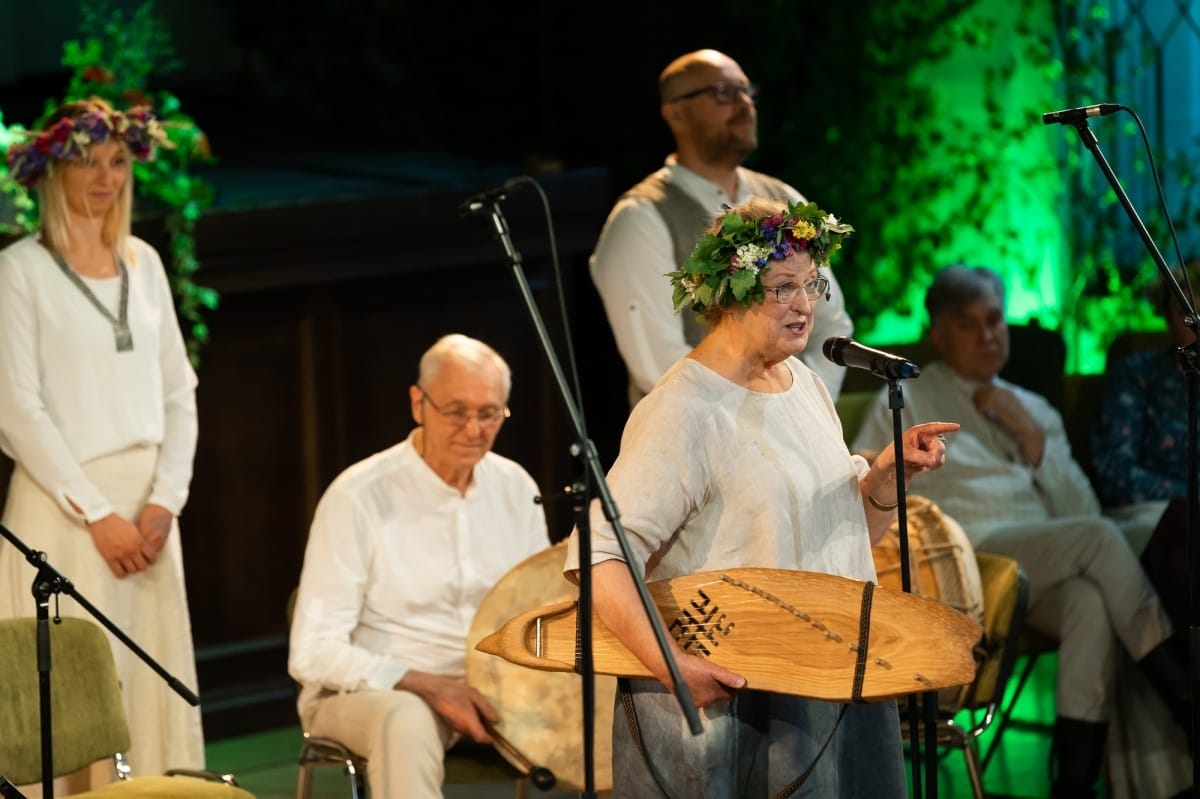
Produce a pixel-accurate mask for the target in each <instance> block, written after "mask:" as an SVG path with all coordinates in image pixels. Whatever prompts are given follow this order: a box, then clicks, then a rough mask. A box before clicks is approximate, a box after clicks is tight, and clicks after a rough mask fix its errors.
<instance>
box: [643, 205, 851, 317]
mask: <svg viewBox="0 0 1200 799" xmlns="http://www.w3.org/2000/svg"><path fill="white" fill-rule="evenodd" d="M853 232H854V228H853V227H851V226H850V225H847V224H844V223H842V222H839V221H838V219H837V217H835V216H834V215H833V214H830V213H826V212H825V211H822V210H821V209H820V208H818V207H817V204H816V203H800V202H793V203H789V204H788V206H787V208H785V209H784V210H783V211H782V212H781V213H778V214H772V215H771V216H768V217H765V218H762V219H743V218H742V217H740V216H738V215H737V214H736V213H733V212H730V213H727V214H725V216H724V218H723V219H722V220H721V226H720V229H719V230H718V231H717V232H716V233H708V234H706V235H705V236H704V238H703V239H701V240H700V243H699V244H697V245H696V249H694V250H692V254H691V256H690V257H688V259H687V261H685V262H684V264H683V267H682V268H680V269H679V270H678V271H675V272H669V273H667V277H668V278H670V280H671V286H672V287H674V292H673V293H672V299H673V301H674V303H675V310H676V311H677V312H678V311H679V310H680V309H681V308H683V307H684V306H691V308H692V310H694V311H705V310H707V309H710V308H716V307H721V308H727V307H729V306H730V305H731V304H732V303H733V302H734V301H735V300H736V301H737V302H740V303H742V305H745V306H746V307H747V308H749V307H750V305H751V303H754V302H762V301H763V300H764V299H765V292H764V290H763V285H762V277H761V274H762V273H763V272H765V271H766V270H767V269H768V268H769V267H768V262H770V261H773V260H774V261H782V260H784V259H786V258H790V257H791V256H792V255H794V254H795V253H796V252H798V251H807V252H808V253H809V254H810V255H811V256H812V259H813V263H814V264H816V266H817V267H818V268H820V267H822V266H828V265H829V256H830V255H832V254H833V253H835V252H837V251H838V250H839V249H841V246H842V239H844V238H846V237H847V236H849V235H850V234H851V233H853Z"/></svg>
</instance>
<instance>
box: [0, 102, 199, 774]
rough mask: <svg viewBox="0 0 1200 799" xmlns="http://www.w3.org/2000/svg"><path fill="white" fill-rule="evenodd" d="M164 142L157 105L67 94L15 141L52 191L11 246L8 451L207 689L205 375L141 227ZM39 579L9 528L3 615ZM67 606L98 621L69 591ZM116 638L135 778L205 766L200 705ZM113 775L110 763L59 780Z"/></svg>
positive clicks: (4, 271)
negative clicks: (202, 607)
mask: <svg viewBox="0 0 1200 799" xmlns="http://www.w3.org/2000/svg"><path fill="white" fill-rule="evenodd" d="M165 144H169V143H168V142H167V139H166V137H165V135H164V134H163V131H162V128H161V127H160V125H159V123H158V122H157V120H156V119H155V118H154V116H153V113H152V112H151V111H150V110H149V109H148V108H145V107H138V108H133V109H130V110H128V111H126V112H118V111H114V110H113V108H111V107H110V106H109V105H108V104H107V103H105V102H104V101H102V100H97V99H92V100H87V101H80V102H73V103H68V104H66V105H64V106H62V107H61V108H59V109H58V110H57V111H55V112H54V113H53V114H52V115H51V116H50V118H49V119H48V121H47V123H46V126H45V129H44V130H43V131H40V132H37V135H36V138H31V139H30V140H29V141H26V142H23V143H20V144H17V145H14V146H12V147H10V149H9V151H8V153H7V159H8V164H9V169H10V174H11V175H12V177H13V178H15V179H16V180H18V181H20V182H22V183H23V184H25V185H26V186H29V187H32V188H34V189H36V191H37V201H38V209H39V213H40V217H41V226H40V230H39V231H38V232H37V233H35V234H33V235H29V236H26V237H24V238H22V239H20V240H18V241H16V242H14V243H13V244H11V245H10V246H8V247H6V248H5V249H4V250H0V448H2V449H3V451H4V452H5V453H6V454H7V455H9V456H10V457H11V458H12V459H13V461H14V462H15V469H14V472H13V476H12V481H11V483H10V486H9V491H8V498H7V502H6V504H5V507H4V516H3V520H4V524H5V526H6V527H7V528H8V529H9V530H10V531H11V532H12V533H13V534H14V535H15V536H17V537H18V538H19V539H21V540H22V541H23V542H24V543H25V544H26V545H27V546H28V547H29V548H30V549H33V550H38V551H42V552H45V553H46V555H47V558H48V560H49V563H50V564H51V565H52V566H53V567H54V568H55V569H57V570H58V571H59V572H60V573H61V574H62V575H63V576H64V577H66V578H68V579H70V580H71V581H72V582H73V583H74V585H75V587H76V589H77V590H78V591H79V593H80V594H81V595H82V596H83V597H84V598H85V599H87V600H88V601H90V602H91V603H92V604H93V605H95V606H96V608H97V609H99V610H100V611H101V612H102V613H104V614H105V615H106V616H107V617H108V618H109V619H110V620H111V621H112V622H113V623H114V624H115V625H116V626H117V627H118V628H120V629H121V631H123V632H124V633H126V634H127V635H128V636H129V637H130V638H131V639H133V641H135V642H136V643H137V644H138V645H139V646H141V647H142V648H143V649H144V650H145V651H146V652H147V653H148V654H149V655H150V656H151V657H152V658H154V659H155V660H156V661H157V662H158V663H159V664H161V665H162V666H163V667H164V668H165V669H166V670H167V671H168V672H170V673H171V674H172V675H173V676H174V677H176V678H178V679H179V680H180V681H181V682H182V683H183V684H184V685H186V686H188V687H189V688H191V689H192V690H193V691H194V690H196V665H195V656H194V652H193V645H192V636H191V625H190V621H189V617H188V609H187V596H186V593H185V589H184V576H183V560H182V555H181V550H180V542H179V528H178V524H177V518H178V516H179V514H180V512H181V511H182V510H183V506H184V503H185V502H186V501H187V497H188V487H189V483H190V481H191V477H192V460H193V457H194V455H195V451H196V437H197V421H196V394H195V391H196V374H195V372H194V371H193V370H192V367H191V364H190V363H189V361H188V357H187V351H186V348H185V346H184V342H183V336H182V334H181V332H180V329H179V323H178V321H177V318H176V315H175V306H174V302H173V300H172V295H171V290H170V287H169V285H168V283H167V276H166V272H165V270H164V269H163V264H162V261H161V259H160V258H159V255H158V253H157V252H155V250H154V249H153V248H152V247H150V245H148V244H147V243H146V242H145V241H142V240H141V239H139V238H136V237H135V236H133V235H131V233H130V217H131V206H132V196H133V175H132V169H131V167H132V163H133V161H134V160H135V159H140V160H147V159H149V158H152V157H153V154H154V149H155V147H157V146H162V145H165ZM35 575H36V570H35V569H34V568H33V566H31V565H30V564H29V563H28V562H27V561H26V559H25V558H24V556H23V555H22V554H21V553H20V552H19V551H18V550H17V549H16V548H15V547H13V546H11V545H10V544H9V543H8V542H6V541H4V540H3V539H0V614H2V615H4V616H6V617H12V616H32V615H34V614H35V611H36V606H35V604H34V599H33V596H32V594H31V590H30V589H31V586H32V584H33V581H34V577H35ZM51 602H52V603H54V602H55V599H54V598H52V599H51ZM57 602H58V605H57V606H58V608H60V609H61V613H62V615H64V616H80V617H84V618H90V614H89V613H88V611H87V610H85V609H83V608H82V607H80V606H79V605H78V604H77V603H76V602H75V600H73V599H72V598H71V597H69V596H67V595H65V594H64V595H61V596H60V597H58V599H57ZM52 607H53V604H52ZM51 635H53V630H52V631H51ZM110 643H111V645H112V649H113V655H114V657H115V659H116V663H117V674H118V677H119V678H120V681H121V684H122V686H123V688H124V697H123V698H124V703H125V709H126V714H127V716H128V718H129V724H130V733H131V737H132V745H131V747H130V750H129V753H128V754H129V758H128V762H129V764H130V766H131V767H132V769H133V770H134V773H135V774H145V775H149V774H158V773H161V772H162V771H163V770H164V769H166V768H170V767H178V768H201V767H203V765H204V742H203V735H202V732H201V724H200V713H199V709H198V708H195V707H192V706H191V705H189V704H188V703H187V702H186V701H185V700H184V699H183V698H182V697H180V696H179V695H178V694H176V693H175V691H174V690H172V689H171V688H170V687H169V686H168V685H167V683H166V682H165V681H164V680H163V679H162V678H161V677H159V676H158V675H157V674H156V673H155V672H154V671H153V670H151V669H150V668H149V667H148V666H146V665H145V664H144V663H143V662H142V661H141V660H140V659H139V658H138V657H137V656H136V655H134V653H133V652H132V651H130V650H129V649H128V648H127V647H126V646H125V645H124V644H123V643H121V642H120V641H118V640H116V639H115V638H111V637H110ZM29 668H30V669H34V668H36V664H34V663H30V664H29ZM113 777H114V773H113V769H112V765H111V764H109V763H98V764H96V765H94V766H92V768H91V769H88V770H85V771H84V772H80V773H78V774H76V775H72V776H71V777H70V778H65V779H64V780H60V783H62V784H63V786H64V789H63V792H67V791H74V790H77V789H79V788H83V787H88V786H89V785H96V784H103V783H107V782H110V781H111V780H112V779H113ZM37 789H38V786H31V787H30V788H28V789H26V791H25V792H26V793H27V794H29V795H37V793H38V790H37ZM55 793H56V794H58V793H59V791H58V790H57V789H56V791H55Z"/></svg>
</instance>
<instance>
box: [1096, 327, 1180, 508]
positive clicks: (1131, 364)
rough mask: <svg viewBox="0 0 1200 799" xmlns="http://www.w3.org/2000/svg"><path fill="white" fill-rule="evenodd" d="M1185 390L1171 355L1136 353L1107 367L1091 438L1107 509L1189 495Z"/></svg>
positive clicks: (1098, 487) (1098, 488)
mask: <svg viewBox="0 0 1200 799" xmlns="http://www.w3.org/2000/svg"><path fill="white" fill-rule="evenodd" d="M1186 389H1187V387H1186V381H1185V380H1184V375H1183V372H1182V371H1181V370H1180V368H1179V365H1178V363H1177V362H1176V359H1175V355H1174V353H1173V352H1171V351H1170V350H1144V351H1142V352H1135V353H1133V354H1132V355H1127V356H1126V357H1124V358H1122V359H1120V360H1118V361H1116V362H1115V363H1113V364H1111V365H1110V366H1109V367H1108V374H1107V376H1106V378H1105V381H1104V396H1103V400H1102V402H1101V407H1100V422H1099V424H1098V425H1097V426H1096V429H1095V430H1094V431H1093V433H1092V469H1093V471H1094V473H1095V482H1096V491H1097V493H1098V494H1099V495H1100V500H1101V502H1103V503H1104V505H1105V506H1106V507H1107V506H1116V505H1128V504H1130V503H1133V502H1144V501H1147V500H1154V499H1170V498H1171V497H1174V496H1179V495H1182V494H1184V493H1186V490H1187V460H1188V451H1187V450H1188V447H1187V390H1186Z"/></svg>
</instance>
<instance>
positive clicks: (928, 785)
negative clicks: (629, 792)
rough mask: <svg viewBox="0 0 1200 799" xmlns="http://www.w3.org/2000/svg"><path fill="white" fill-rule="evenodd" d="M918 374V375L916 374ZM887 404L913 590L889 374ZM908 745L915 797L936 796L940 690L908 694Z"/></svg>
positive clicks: (894, 387)
mask: <svg viewBox="0 0 1200 799" xmlns="http://www.w3.org/2000/svg"><path fill="white" fill-rule="evenodd" d="M914 376H915V375H914ZM887 381H888V407H889V408H891V410H892V447H893V448H894V451H895V453H896V503H897V507H896V513H897V514H898V519H897V530H898V531H899V533H900V587H901V588H902V589H903V590H904V591H906V592H908V593H911V592H912V571H911V568H910V566H909V558H908V489H907V487H906V486H905V485H904V427H903V424H904V423H903V421H902V419H901V415H900V413H901V411H902V410H903V409H904V390H903V389H902V388H900V378H894V377H889V378H887ZM918 704H920V706H921V711H922V714H923V719H924V730H925V759H924V762H923V764H922V762H921V737H920V735H919V734H918V731H919V730H920V729H922V727H921V725H919V724H918V723H917V718H918V716H917V713H918V711H917V705H918ZM907 705H908V707H907V710H908V730H909V736H908V744H909V749H910V753H911V758H912V784H913V796H914V797H919V796H925V797H927V799H935V797H937V793H938V784H937V763H938V757H937V711H938V695H937V691H925V692H923V693H920V694H916V693H913V694H909V695H908V703H907ZM922 765H923V767H924V769H925V789H926V792H925V793H922V791H921V767H922Z"/></svg>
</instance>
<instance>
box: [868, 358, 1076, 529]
mask: <svg viewBox="0 0 1200 799" xmlns="http://www.w3.org/2000/svg"><path fill="white" fill-rule="evenodd" d="M995 383H996V384H997V385H999V386H1002V387H1004V388H1006V389H1008V390H1010V391H1013V392H1014V393H1016V395H1017V398H1018V399H1020V401H1021V404H1022V405H1023V406H1024V407H1025V410H1026V411H1028V412H1029V413H1030V414H1031V415H1032V416H1033V418H1034V419H1035V420H1036V421H1037V423H1038V424H1039V425H1040V426H1041V427H1042V429H1043V430H1045V432H1046V446H1045V452H1044V454H1043V456H1042V462H1041V463H1040V464H1038V465H1037V466H1036V467H1035V466H1030V465H1029V464H1027V463H1025V461H1024V459H1023V458H1022V456H1021V452H1020V448H1019V446H1018V444H1017V442H1016V440H1014V439H1013V438H1012V436H1010V435H1009V434H1008V433H1006V432H1005V431H1004V430H1003V429H1001V428H1000V426H999V425H997V424H996V423H995V422H992V421H990V420H989V419H987V418H985V417H984V416H983V414H981V413H980V412H979V411H978V410H977V409H976V408H975V402H974V400H973V399H972V397H973V396H974V393H975V390H976V389H978V388H979V383H976V382H973V381H969V380H965V379H963V378H961V377H958V376H957V375H955V374H954V372H953V371H951V369H950V367H948V366H946V364H944V363H942V362H940V361H936V362H934V363H931V364H929V365H928V366H925V367H922V368H921V376H920V377H919V378H917V379H916V380H907V381H905V384H904V395H903V396H904V408H903V410H902V411H901V419H902V427H903V428H905V429H907V428H908V427H910V426H911V425H914V424H917V423H920V422H935V421H937V422H958V423H959V424H960V425H961V427H960V428H959V429H958V430H957V431H955V432H953V433H950V434H948V435H947V436H946V437H947V438H948V439H949V442H948V445H947V448H946V463H945V465H944V466H942V468H940V469H937V470H935V471H932V472H929V473H927V474H923V475H921V491H920V493H921V495H922V496H924V497H928V498H929V499H931V500H933V501H934V502H936V503H937V504H938V506H939V507H941V509H942V510H943V511H945V512H946V513H947V514H949V515H950V517H951V518H953V519H954V520H955V521H957V522H958V523H959V524H961V525H962V527H963V530H965V531H966V533H967V536H968V537H969V538H970V539H971V543H972V544H974V545H979V544H980V543H981V542H982V541H983V539H984V538H986V537H987V536H988V534H989V533H991V532H992V530H994V529H996V528H998V527H1004V526H1006V525H1011V524H1013V523H1018V522H1022V521H1028V522H1038V521H1044V520H1046V519H1052V518H1059V517H1064V516H1096V515H1099V513H1100V503H1099V501H1098V500H1097V499H1096V494H1095V492H1094V491H1093V490H1092V486H1091V483H1090V482H1089V481H1088V478H1087V475H1086V474H1084V472H1083V469H1082V468H1081V467H1080V466H1079V464H1078V463H1077V462H1076V461H1075V459H1074V458H1073V457H1072V455H1071V444H1070V442H1069V441H1068V439H1067V433H1066V430H1065V428H1064V427H1063V421H1062V416H1061V414H1059V412H1058V411H1056V410H1055V409H1054V406H1052V405H1051V404H1050V403H1049V402H1047V401H1046V400H1045V399H1044V398H1042V397H1040V396H1038V395H1037V394H1034V393H1033V392H1031V391H1027V390H1025V389H1023V388H1021V387H1020V386H1017V385H1014V384H1013V383H1010V382H1008V381H1005V380H1002V379H1000V378H995ZM891 441H892V411H891V409H890V408H888V389H887V387H884V388H882V389H880V391H879V394H878V396H877V397H876V398H875V399H874V400H872V402H871V405H870V406H869V407H868V408H867V410H866V412H865V413H864V414H863V422H862V426H861V427H860V428H859V431H858V434H857V435H856V436H855V438H854V444H853V446H852V449H853V450H854V451H855V452H858V451H863V450H871V451H878V450H880V449H882V448H884V447H886V446H887V445H888V443H890V442H891Z"/></svg>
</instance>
